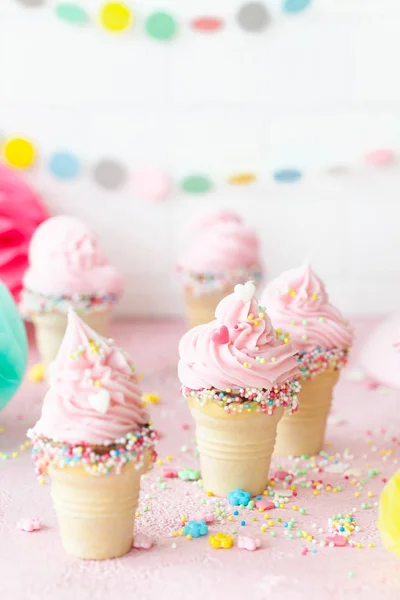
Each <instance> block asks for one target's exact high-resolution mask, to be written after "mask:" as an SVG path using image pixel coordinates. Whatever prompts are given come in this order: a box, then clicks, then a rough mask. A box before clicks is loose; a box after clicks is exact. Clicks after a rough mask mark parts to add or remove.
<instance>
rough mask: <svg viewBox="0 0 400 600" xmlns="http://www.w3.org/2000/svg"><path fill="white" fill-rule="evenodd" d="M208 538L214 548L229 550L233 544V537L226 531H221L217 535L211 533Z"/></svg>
mask: <svg viewBox="0 0 400 600" xmlns="http://www.w3.org/2000/svg"><path fill="white" fill-rule="evenodd" d="M208 539H209V542H210V544H211V546H212V547H213V548H224V549H225V550H228V549H229V548H232V546H233V537H232V536H231V535H229V534H226V533H222V532H220V533H217V534H215V535H210V537H209V538H208Z"/></svg>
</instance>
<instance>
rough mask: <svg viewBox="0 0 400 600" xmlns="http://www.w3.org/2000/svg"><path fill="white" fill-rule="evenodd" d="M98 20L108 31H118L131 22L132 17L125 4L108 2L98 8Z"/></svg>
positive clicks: (128, 25)
mask: <svg viewBox="0 0 400 600" xmlns="http://www.w3.org/2000/svg"><path fill="white" fill-rule="evenodd" d="M99 20H100V23H101V25H102V26H103V27H104V28H105V29H107V30H108V31H112V32H115V33H119V32H121V31H125V30H126V29H128V28H129V27H130V26H131V25H132V24H133V21H134V17H133V13H132V12H131V10H130V8H129V7H128V6H126V5H125V4H122V3H121V2H109V3H107V4H105V5H104V6H103V7H102V8H101V9H100V13H99Z"/></svg>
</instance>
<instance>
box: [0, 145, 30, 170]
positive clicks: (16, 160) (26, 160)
mask: <svg viewBox="0 0 400 600" xmlns="http://www.w3.org/2000/svg"><path fill="white" fill-rule="evenodd" d="M3 156H4V159H5V161H6V162H7V163H8V164H9V165H11V166H12V167H17V168H18V169H27V168H28V167H30V166H32V165H33V163H34V162H35V159H36V149H35V147H34V145H33V144H32V142H30V141H29V140H27V139H25V138H10V139H9V140H6V141H5V143H4V146H3Z"/></svg>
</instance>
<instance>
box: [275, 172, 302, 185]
mask: <svg viewBox="0 0 400 600" xmlns="http://www.w3.org/2000/svg"><path fill="white" fill-rule="evenodd" d="M274 179H275V180H276V181H279V183H294V182H295V181H298V180H299V179H301V172H300V171H298V170H297V169H279V170H278V171H275V173H274Z"/></svg>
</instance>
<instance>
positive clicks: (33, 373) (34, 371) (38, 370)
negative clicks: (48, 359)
mask: <svg viewBox="0 0 400 600" xmlns="http://www.w3.org/2000/svg"><path fill="white" fill-rule="evenodd" d="M44 375H45V373H44V366H43V365H42V363H37V364H36V365H33V367H32V368H31V370H30V371H29V373H28V379H29V381H33V382H35V383H38V382H40V381H43V379H44Z"/></svg>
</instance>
